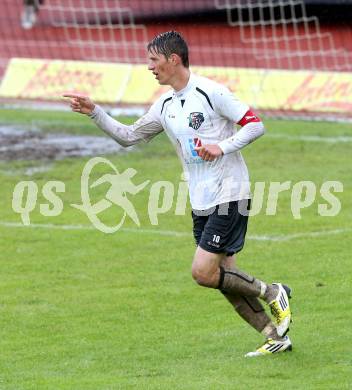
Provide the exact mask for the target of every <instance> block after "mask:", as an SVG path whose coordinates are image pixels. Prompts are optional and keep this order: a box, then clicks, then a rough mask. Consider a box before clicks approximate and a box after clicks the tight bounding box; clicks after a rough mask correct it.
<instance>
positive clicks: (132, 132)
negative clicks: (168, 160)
mask: <svg viewBox="0 0 352 390" xmlns="http://www.w3.org/2000/svg"><path fill="white" fill-rule="evenodd" d="M63 96H64V97H68V98H70V99H71V104H70V105H71V109H72V111H74V112H79V113H81V114H85V115H88V116H89V117H90V118H91V119H92V120H93V122H94V123H95V124H96V125H97V126H98V127H99V128H100V129H102V130H103V131H104V132H105V133H106V134H108V135H109V136H110V137H112V138H113V139H114V140H115V141H116V142H117V143H119V144H120V145H122V146H124V147H127V146H131V145H134V144H137V143H138V142H141V141H145V142H148V141H150V140H151V139H152V138H153V137H155V136H156V135H157V134H159V133H160V132H162V131H163V128H162V126H161V124H160V122H159V120H158V117H157V115H155V108H154V106H152V107H151V109H150V110H149V111H148V112H147V113H146V114H145V115H143V116H142V117H141V118H140V119H138V120H137V121H136V122H135V123H134V124H133V125H129V126H128V125H125V124H123V123H121V122H119V121H117V120H116V119H114V118H112V117H111V116H110V115H108V114H107V113H106V112H105V111H104V110H103V109H102V108H101V107H100V106H98V105H96V104H94V103H93V101H92V100H91V99H90V98H89V97H87V96H83V95H79V94H71V93H68V94H65V95H63Z"/></svg>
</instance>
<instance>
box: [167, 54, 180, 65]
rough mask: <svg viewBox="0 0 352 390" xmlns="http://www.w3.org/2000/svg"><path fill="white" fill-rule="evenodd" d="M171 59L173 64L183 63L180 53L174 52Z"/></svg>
mask: <svg viewBox="0 0 352 390" xmlns="http://www.w3.org/2000/svg"><path fill="white" fill-rule="evenodd" d="M169 60H170V62H171V63H172V64H173V65H178V64H180V63H181V57H180V56H179V55H177V54H176V53H172V54H171V55H170V57H169Z"/></svg>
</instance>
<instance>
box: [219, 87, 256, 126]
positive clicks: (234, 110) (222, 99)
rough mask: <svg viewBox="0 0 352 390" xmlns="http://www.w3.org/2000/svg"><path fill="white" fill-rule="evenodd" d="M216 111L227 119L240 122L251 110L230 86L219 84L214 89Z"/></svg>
mask: <svg viewBox="0 0 352 390" xmlns="http://www.w3.org/2000/svg"><path fill="white" fill-rule="evenodd" d="M213 102H214V109H215V111H216V112H217V113H218V114H219V115H221V116H223V117H225V118H226V119H228V120H230V121H233V122H235V123H238V122H239V121H240V120H241V119H242V118H243V116H244V115H245V113H246V112H247V111H248V110H249V106H248V105H247V104H244V103H242V102H241V101H240V100H239V99H238V98H237V96H236V95H234V93H233V92H231V91H230V90H229V89H228V88H226V87H224V86H222V85H219V86H217V88H215V90H214V91H213Z"/></svg>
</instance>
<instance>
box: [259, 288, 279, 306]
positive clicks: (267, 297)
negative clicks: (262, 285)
mask: <svg viewBox="0 0 352 390" xmlns="http://www.w3.org/2000/svg"><path fill="white" fill-rule="evenodd" d="M278 290H279V288H278V287H277V286H275V285H272V284H268V285H267V289H266V291H265V293H264V295H263V299H264V301H265V302H266V303H270V302H272V301H273V300H274V299H275V298H276V296H277V294H278Z"/></svg>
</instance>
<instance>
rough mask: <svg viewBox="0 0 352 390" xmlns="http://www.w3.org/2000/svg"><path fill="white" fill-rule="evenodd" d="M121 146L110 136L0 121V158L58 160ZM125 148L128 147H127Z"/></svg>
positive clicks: (100, 153) (99, 152) (94, 154)
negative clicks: (27, 127)
mask: <svg viewBox="0 0 352 390" xmlns="http://www.w3.org/2000/svg"><path fill="white" fill-rule="evenodd" d="M122 150H124V148H122V147H121V146H120V145H119V144H117V143H116V142H115V141H113V140H112V139H110V138H106V137H95V136H88V135H68V134H51V133H43V132H41V131H40V130H35V129H33V128H31V130H22V129H19V128H18V127H17V126H5V125H0V160H2V161H11V160H61V159H64V158H67V157H84V156H98V155H103V154H113V153H117V152H121V151H122ZM128 150H131V148H129V149H128Z"/></svg>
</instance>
